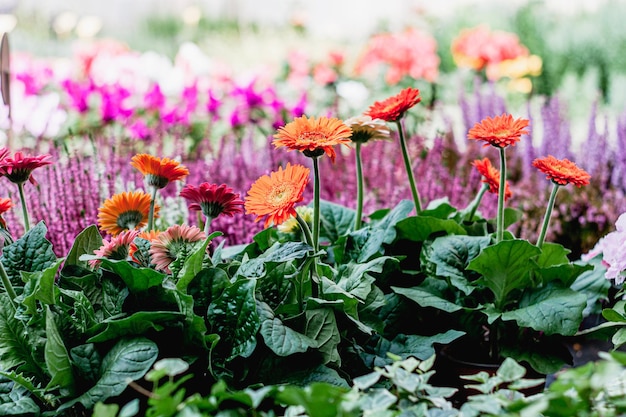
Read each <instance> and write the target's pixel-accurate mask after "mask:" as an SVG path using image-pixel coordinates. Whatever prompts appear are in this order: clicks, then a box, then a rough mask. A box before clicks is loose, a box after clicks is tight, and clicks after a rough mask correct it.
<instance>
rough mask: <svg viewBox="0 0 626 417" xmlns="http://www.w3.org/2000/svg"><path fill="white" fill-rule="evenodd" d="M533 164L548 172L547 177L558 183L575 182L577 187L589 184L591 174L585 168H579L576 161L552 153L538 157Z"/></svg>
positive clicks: (545, 172)
mask: <svg viewBox="0 0 626 417" xmlns="http://www.w3.org/2000/svg"><path fill="white" fill-rule="evenodd" d="M533 166H534V167H535V168H537V169H538V170H539V171H541V172H543V173H544V174H546V178H547V179H549V180H552V181H553V182H554V183H555V184H558V185H567V184H574V185H575V186H577V187H579V188H580V187H582V186H583V185H589V180H590V179H591V175H589V173H588V172H587V171H585V170H584V169H581V168H579V167H578V166H577V165H576V164H575V163H574V162H572V161H570V160H568V159H567V158H565V159H557V158H555V157H554V156H552V155H548V156H547V157H545V158H537V159H535V160H534V161H533Z"/></svg>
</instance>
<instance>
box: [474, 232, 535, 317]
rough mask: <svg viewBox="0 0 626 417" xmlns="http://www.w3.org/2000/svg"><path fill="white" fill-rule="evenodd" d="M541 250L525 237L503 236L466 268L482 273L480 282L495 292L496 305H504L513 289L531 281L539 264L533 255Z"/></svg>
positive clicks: (527, 284)
mask: <svg viewBox="0 0 626 417" xmlns="http://www.w3.org/2000/svg"><path fill="white" fill-rule="evenodd" d="M540 253H541V250H540V249H539V248H538V247H536V246H534V245H532V244H530V243H529V242H528V241H526V240H522V239H513V240H503V241H501V242H499V243H497V244H495V245H493V246H490V247H488V248H485V249H484V250H483V251H482V252H481V253H480V254H479V255H478V256H477V257H476V258H474V259H473V260H472V261H471V262H470V263H469V265H468V267H467V269H469V270H472V271H476V272H478V273H479V274H481V275H482V278H481V279H480V282H481V283H483V284H484V285H486V286H487V287H488V288H489V289H490V290H491V292H493V294H494V296H495V306H496V309H503V308H504V307H505V305H506V303H507V301H508V300H507V296H508V295H509V293H510V292H511V291H513V290H514V289H517V288H524V287H527V286H529V285H531V282H532V281H531V278H532V274H531V272H532V271H534V270H535V269H536V268H537V264H536V263H535V262H534V260H533V258H535V257H536V256H537V255H538V254H540Z"/></svg>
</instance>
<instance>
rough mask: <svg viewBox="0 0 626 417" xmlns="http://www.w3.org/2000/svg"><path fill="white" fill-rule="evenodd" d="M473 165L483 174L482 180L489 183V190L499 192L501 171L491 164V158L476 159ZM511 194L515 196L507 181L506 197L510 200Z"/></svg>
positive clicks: (505, 186) (494, 192)
mask: <svg viewBox="0 0 626 417" xmlns="http://www.w3.org/2000/svg"><path fill="white" fill-rule="evenodd" d="M472 165H473V166H474V167H475V168H476V170H477V171H478V172H479V173H480V175H482V176H483V179H482V182H484V183H485V184H487V185H489V192H490V193H493V194H498V192H499V190H500V171H498V170H497V169H496V168H495V167H494V166H493V165H491V161H490V160H489V158H483V159H476V160H475V161H474V162H472ZM511 196H513V193H512V192H511V189H510V188H509V182H508V181H506V182H505V184H504V199H505V200H508V199H509V198H510V197H511Z"/></svg>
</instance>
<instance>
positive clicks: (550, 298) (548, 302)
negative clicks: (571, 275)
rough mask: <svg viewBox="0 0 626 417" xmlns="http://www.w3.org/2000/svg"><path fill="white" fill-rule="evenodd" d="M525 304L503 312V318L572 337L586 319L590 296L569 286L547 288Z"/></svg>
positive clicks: (548, 332)
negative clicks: (584, 313)
mask: <svg viewBox="0 0 626 417" xmlns="http://www.w3.org/2000/svg"><path fill="white" fill-rule="evenodd" d="M524 304H525V306H524V307H521V308H518V309H516V310H512V311H506V312H504V313H502V320H515V322H516V323H517V324H518V325H519V326H520V327H530V328H532V329H534V330H537V331H540V332H544V333H545V334H547V335H552V334H561V335H565V336H572V335H574V334H575V333H576V331H578V328H579V326H580V322H581V321H582V319H583V310H584V309H585V306H586V305H587V297H585V295H584V294H580V293H577V292H576V291H573V290H570V289H569V288H546V289H545V290H543V291H540V292H539V293H537V294H534V295H533V296H531V297H530V299H529V300H528V302H525V303H524Z"/></svg>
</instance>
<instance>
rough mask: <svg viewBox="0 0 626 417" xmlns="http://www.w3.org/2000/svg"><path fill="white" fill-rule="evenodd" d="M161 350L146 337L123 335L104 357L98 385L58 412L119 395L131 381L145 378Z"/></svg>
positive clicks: (63, 406) (91, 405)
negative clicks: (129, 337)
mask: <svg viewBox="0 0 626 417" xmlns="http://www.w3.org/2000/svg"><path fill="white" fill-rule="evenodd" d="M158 353H159V349H158V347H157V345H156V344H155V343H154V342H152V341H151V340H149V339H146V338H141V337H140V338H133V339H126V338H123V339H121V340H119V341H118V342H117V343H116V344H115V346H113V348H112V349H111V350H110V351H109V352H108V353H107V355H106V356H105V357H104V359H103V361H102V370H101V375H100V379H99V380H98V382H97V383H96V385H95V386H93V387H92V388H90V389H89V390H88V391H87V392H85V393H84V394H83V395H81V396H80V397H78V398H75V399H74V400H72V401H69V402H67V403H65V404H63V405H62V406H61V407H59V409H58V410H57V411H58V412H61V411H64V410H67V409H69V408H71V407H72V406H73V405H74V404H76V403H79V402H80V403H82V404H83V405H84V406H85V407H86V408H87V409H91V408H92V407H93V406H94V405H95V404H96V403H97V402H99V401H105V400H106V399H108V398H111V397H115V396H118V395H120V394H121V393H122V392H123V391H124V390H125V389H126V387H127V386H128V383H129V381H136V380H137V379H139V378H142V377H143V376H144V375H145V374H146V372H148V371H149V370H150V368H151V367H152V364H153V363H154V362H155V361H156V359H157V356H158Z"/></svg>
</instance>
